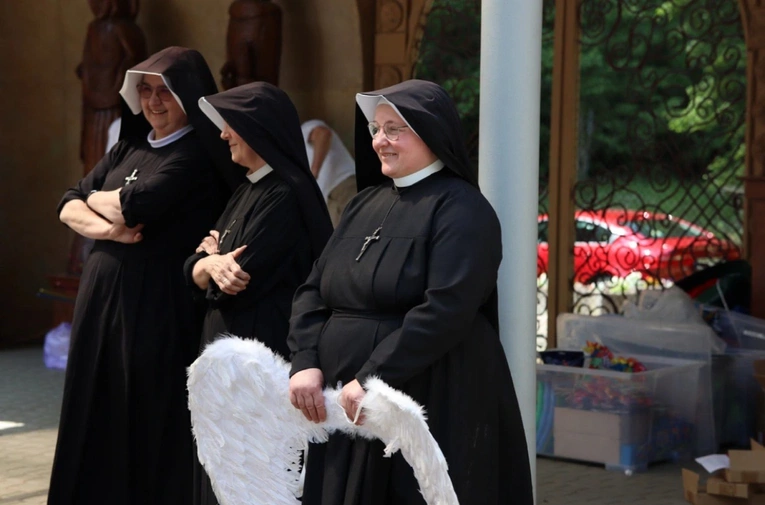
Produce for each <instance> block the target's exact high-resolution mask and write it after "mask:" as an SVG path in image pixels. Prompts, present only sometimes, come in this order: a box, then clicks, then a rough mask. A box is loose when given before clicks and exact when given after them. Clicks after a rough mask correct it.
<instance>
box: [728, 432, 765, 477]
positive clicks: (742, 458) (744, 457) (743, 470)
mask: <svg viewBox="0 0 765 505" xmlns="http://www.w3.org/2000/svg"><path fill="white" fill-rule="evenodd" d="M751 443H752V449H751V450H749V451H728V458H730V468H728V469H727V470H725V480H726V481H728V482H733V483H745V484H765V447H763V446H761V445H760V444H758V443H757V442H756V441H754V440H752V441H751Z"/></svg>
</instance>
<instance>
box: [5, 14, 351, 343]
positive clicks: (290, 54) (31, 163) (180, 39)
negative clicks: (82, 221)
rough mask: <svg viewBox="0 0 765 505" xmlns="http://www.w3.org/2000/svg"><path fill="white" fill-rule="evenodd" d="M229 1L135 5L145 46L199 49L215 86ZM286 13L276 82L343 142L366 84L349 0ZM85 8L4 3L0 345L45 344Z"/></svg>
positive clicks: (60, 252)
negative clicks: (44, 295) (49, 277)
mask: <svg viewBox="0 0 765 505" xmlns="http://www.w3.org/2000/svg"><path fill="white" fill-rule="evenodd" d="M229 3H230V1H229V0H151V1H144V2H142V4H143V5H142V7H141V13H140V15H139V17H138V24H139V25H140V26H141V27H142V28H143V30H144V32H145V33H146V38H147V41H148V44H149V51H150V52H154V51H157V50H159V49H161V48H163V47H165V46H168V45H181V46H187V47H193V48H196V49H198V50H199V51H201V52H202V54H203V55H204V56H205V58H206V59H207V61H208V63H209V65H210V67H211V69H212V71H213V74H214V75H215V76H216V79H218V80H219V76H220V68H221V66H222V65H223V60H224V56H225V33H226V25H227V22H228V12H227V10H228V5H229ZM276 3H278V4H280V5H281V6H282V8H283V12H284V46H283V49H282V67H281V77H280V81H281V82H280V84H281V87H282V88H284V89H285V90H286V91H287V92H288V93H289V94H290V96H291V97H292V99H293V100H294V102H295V105H296V106H297V108H298V112H299V113H300V116H301V119H302V120H306V119H310V118H314V117H318V118H322V119H324V120H326V121H328V122H329V123H330V124H331V125H332V126H334V127H335V128H336V129H337V130H338V132H339V133H340V135H341V136H342V137H343V139H344V140H346V143H348V145H349V146H350V142H351V140H352V121H353V112H354V109H353V106H354V102H353V95H354V93H356V92H357V91H360V90H361V87H362V64H361V63H362V62H361V44H360V36H359V21H358V13H357V9H356V1H355V0H333V1H331V2H329V1H327V0H301V1H299V2H294V1H287V0H278V1H276ZM91 19H92V13H91V12H90V9H89V8H88V4H87V1H86V0H37V1H35V2H22V1H5V2H2V3H1V4H0V280H1V281H2V289H0V345H2V344H3V343H9V342H12V341H17V340H28V339H30V338H37V337H41V336H42V335H43V334H44V332H45V331H46V330H47V329H49V327H50V321H51V303H50V302H49V301H45V300H40V299H38V298H36V297H35V293H36V292H37V290H38V289H39V288H40V287H44V286H46V285H47V282H46V277H45V276H46V274H51V273H59V272H63V271H64V269H65V267H66V259H67V255H68V251H69V244H70V241H71V237H72V236H71V232H70V231H69V230H68V229H66V228H65V227H64V226H63V225H60V224H59V223H58V221H57V219H56V216H55V207H56V204H57V202H58V199H59V198H60V197H61V194H62V193H63V192H64V190H65V189H66V188H67V187H69V186H70V185H72V184H73V183H74V182H75V181H76V180H77V179H78V178H79V177H80V176H81V174H82V168H81V166H80V162H79V159H78V149H79V128H80V83H79V80H78V79H77V77H76V76H75V73H74V69H75V67H76V66H77V64H78V63H79V61H80V56H81V54H82V44H83V42H84V37H85V31H86V28H87V25H88V23H89V22H90V21H91Z"/></svg>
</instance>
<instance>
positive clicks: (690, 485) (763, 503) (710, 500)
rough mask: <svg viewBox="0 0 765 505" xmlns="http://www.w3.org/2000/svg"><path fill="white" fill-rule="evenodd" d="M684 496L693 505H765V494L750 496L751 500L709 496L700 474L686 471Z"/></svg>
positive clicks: (684, 475) (684, 470)
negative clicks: (701, 482)
mask: <svg viewBox="0 0 765 505" xmlns="http://www.w3.org/2000/svg"><path fill="white" fill-rule="evenodd" d="M707 485H709V483H707ZM683 495H684V497H685V501H687V502H688V503H691V504H693V505H765V494H750V496H749V498H734V497H732V496H717V495H713V494H709V493H707V492H705V489H704V488H703V487H702V486H700V485H699V474H697V473H696V472H692V471H690V470H686V469H683Z"/></svg>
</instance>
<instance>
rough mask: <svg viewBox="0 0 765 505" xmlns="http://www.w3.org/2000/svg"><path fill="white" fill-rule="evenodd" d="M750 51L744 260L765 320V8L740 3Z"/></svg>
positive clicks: (755, 307) (756, 311) (754, 0)
mask: <svg viewBox="0 0 765 505" xmlns="http://www.w3.org/2000/svg"><path fill="white" fill-rule="evenodd" d="M739 8H740V11H741V18H742V21H743V23H744V37H745V38H746V48H747V70H746V77H747V103H746V157H745V163H746V177H744V198H745V203H744V257H745V258H747V259H748V260H749V262H750V263H751V266H752V307H751V310H752V315H754V316H756V317H759V318H765V5H764V4H763V3H762V1H761V0H739Z"/></svg>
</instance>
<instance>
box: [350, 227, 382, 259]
mask: <svg viewBox="0 0 765 505" xmlns="http://www.w3.org/2000/svg"><path fill="white" fill-rule="evenodd" d="M380 230H382V226H380V227H379V228H377V229H376V230H375V231H374V233H372V234H371V235H370V236H368V237H364V245H362V246H361V252H359V255H358V256H356V261H359V260H360V259H361V256H362V255H363V254H364V253H365V252H366V251H367V247H369V246H370V245H371V244H372V242H376V241H378V240H380Z"/></svg>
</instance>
